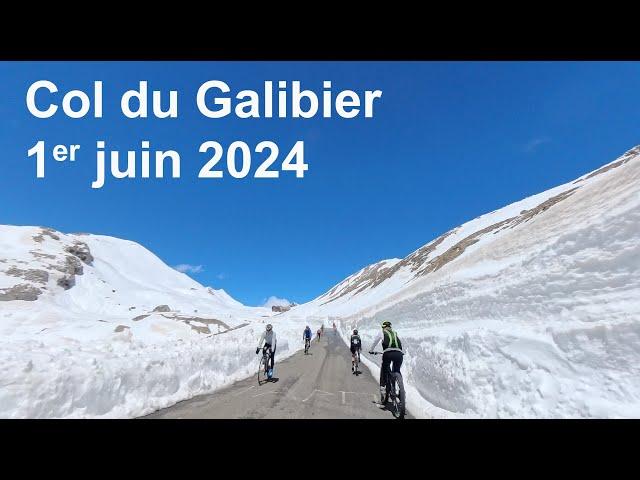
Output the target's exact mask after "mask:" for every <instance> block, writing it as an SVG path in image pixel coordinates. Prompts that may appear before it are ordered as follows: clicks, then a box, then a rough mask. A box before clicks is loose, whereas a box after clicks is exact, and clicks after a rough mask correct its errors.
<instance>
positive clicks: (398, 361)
mask: <svg viewBox="0 0 640 480" xmlns="http://www.w3.org/2000/svg"><path fill="white" fill-rule="evenodd" d="M380 340H382V350H383V352H384V353H383V354H382V367H381V368H380V397H381V398H380V403H384V397H385V395H386V390H387V388H386V385H387V379H386V376H385V372H386V371H387V369H388V368H390V369H391V371H392V372H395V373H400V367H401V366H402V356H403V355H404V352H403V351H402V342H401V341H400V339H399V338H398V334H397V333H396V332H394V331H393V330H392V329H391V322H389V321H387V320H385V321H384V322H382V331H381V332H380V333H378V335H377V336H376V338H375V339H374V340H373V343H372V344H371V348H370V349H369V353H373V349H374V348H375V347H376V345H378V343H379V342H380ZM391 364H393V366H391Z"/></svg>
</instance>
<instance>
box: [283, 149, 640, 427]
mask: <svg viewBox="0 0 640 480" xmlns="http://www.w3.org/2000/svg"><path fill="white" fill-rule="evenodd" d="M639 153H640V149H639V148H635V149H633V150H631V151H629V152H627V153H626V154H625V155H623V156H622V157H620V158H619V159H617V160H616V161H614V162H612V163H611V164H608V165H606V166H605V167H603V168H601V169H599V170H598V171H596V172H592V173H591V174H588V175H585V176H583V177H581V178H580V179H578V180H576V181H575V182H571V183H568V184H566V185H562V186H559V187H556V188H554V189H552V190H550V191H548V192H544V193H542V194H539V195H535V196H533V197H530V198H528V199H525V200H523V201H521V202H517V203H515V204H513V205H510V206H508V207H505V208H503V209H500V210H497V211H495V212H492V213H490V214H487V215H483V216H482V217H479V218H478V219H475V220H473V221H471V222H468V223H466V224H464V225H462V226H460V227H458V228H456V229H454V230H452V231H451V232H448V233H447V234H445V235H443V236H442V237H440V238H439V239H437V240H435V241H433V242H430V243H429V244H427V245H425V246H424V247H422V248H421V249H419V250H417V251H416V252H414V253H413V254H411V255H410V256H409V257H407V258H406V259H404V260H402V261H400V262H395V261H394V262H393V263H392V264H391V267H390V268H389V269H386V270H385V269H384V268H382V269H380V268H378V269H375V270H376V271H375V272H374V274H373V275H372V274H371V271H369V272H366V271H365V270H366V269H365V270H363V271H361V272H359V274H356V275H355V276H352V277H349V279H347V280H346V281H345V282H342V283H341V284H339V285H338V286H337V287H335V288H334V289H332V290H331V291H330V292H328V294H325V295H323V296H321V297H319V298H318V299H316V300H314V301H313V302H310V303H309V304H306V305H302V306H300V307H298V308H297V309H296V312H292V314H291V315H300V314H301V312H305V314H307V315H310V316H312V315H313V316H316V317H318V318H322V316H323V315H324V316H326V317H327V318H332V320H335V319H338V320H339V322H338V323H339V325H340V327H341V331H342V334H343V336H344V337H345V338H346V337H347V336H348V334H349V332H350V330H351V329H352V328H354V327H356V326H357V327H358V329H359V333H360V335H361V336H362V337H363V341H364V347H365V349H368V347H369V344H368V343H369V342H370V340H371V339H372V338H373V337H374V335H375V334H376V333H377V331H378V329H379V328H380V327H379V325H380V324H381V322H382V321H383V320H391V321H392V322H393V324H394V327H395V328H396V329H397V331H398V332H399V334H400V336H401V338H402V340H403V343H404V346H405V349H406V355H405V359H404V364H403V376H404V379H405V384H406V385H407V387H408V406H409V409H410V410H411V412H412V413H414V414H415V415H417V416H438V417H439V416H453V417H455V416H472V417H501V418H502V417H532V418H538V417H544V418H569V417H571V418H572V417H576V418H580V417H597V418H616V417H640V156H639V155H638V154H639ZM354 283H356V284H358V287H357V288H353V287H352V285H353V284H354ZM346 286H348V287H349V289H346V288H345V287H346ZM345 290H348V291H347V293H346V294H343V295H340V293H341V292H344V291H345ZM328 297H332V299H329V301H327V299H328ZM365 357H366V355H365ZM365 363H366V364H367V365H371V366H373V365H374V364H375V365H379V359H378V358H375V359H371V358H366V359H365ZM373 368H374V371H376V374H377V371H378V368H377V367H373ZM412 392H414V393H413V394H412Z"/></svg>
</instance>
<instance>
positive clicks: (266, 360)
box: [258, 347, 271, 385]
mask: <svg viewBox="0 0 640 480" xmlns="http://www.w3.org/2000/svg"><path fill="white" fill-rule="evenodd" d="M270 363H271V347H265V348H263V349H262V357H261V358H260V364H259V365H258V385H262V384H263V383H265V382H268V381H269V380H271V373H270V372H269V365H270Z"/></svg>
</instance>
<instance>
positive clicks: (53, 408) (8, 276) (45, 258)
mask: <svg viewBox="0 0 640 480" xmlns="http://www.w3.org/2000/svg"><path fill="white" fill-rule="evenodd" d="M271 315H272V312H271V310H270V309H267V308H256V307H245V306H244V305H242V304H241V303H240V302H237V301H236V300H234V299H233V298H231V297H230V296H229V295H228V294H227V293H225V292H224V291H223V290H214V289H212V288H208V287H203V286H202V285H200V284H199V283H198V282H196V281H194V280H192V279H191V278H189V277H188V276H186V275H185V274H183V273H180V272H178V271H176V270H174V269H173V268H171V267H169V266H167V265H166V264H164V263H163V262H162V261H161V260H160V259H159V258H158V257H156V256H155V255H154V254H152V253H151V252H150V251H149V250H147V249H145V248H144V247H142V246H141V245H139V244H137V243H135V242H131V241H127V240H121V239H117V238H113V237H106V236H101V235H85V234H74V235H71V234H63V233H61V232H58V231H54V230H51V229H47V228H39V227H16V226H0V417H81V416H90V417H95V416H105V417H130V416H137V415H141V414H144V413H148V412H151V411H153V410H155V409H157V408H160V407H164V406H168V405H171V404H172V403H175V402H177V401H179V400H183V399H186V398H189V397H192V396H194V395H196V394H198V393H204V392H209V391H211V390H213V389H214V388H217V387H219V386H221V385H224V384H228V383H229V382H231V381H233V380H234V379H236V378H241V377H243V376H246V375H249V374H250V373H253V370H254V368H255V364H256V358H255V355H253V353H255V352H252V350H253V348H254V346H255V344H256V343H257V338H258V336H259V334H260V332H261V331H262V330H263V329H264V323H266V322H267V321H272V320H274V323H275V320H276V319H271ZM297 330H298V329H297V327H295V328H294V326H293V325H291V326H288V325H287V323H286V322H278V333H279V338H280V345H279V348H278V352H279V356H281V357H282V356H287V355H288V354H291V353H293V349H289V339H290V338H293V336H294V335H295V338H296V340H297V338H298V336H299V334H298V332H297ZM298 343H299V342H296V343H295V344H296V346H297V344H298Z"/></svg>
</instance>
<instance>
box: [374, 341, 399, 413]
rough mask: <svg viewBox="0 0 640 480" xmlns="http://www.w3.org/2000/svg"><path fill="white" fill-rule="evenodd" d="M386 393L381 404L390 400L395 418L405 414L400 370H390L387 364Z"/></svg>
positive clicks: (376, 353) (375, 353)
mask: <svg viewBox="0 0 640 480" xmlns="http://www.w3.org/2000/svg"><path fill="white" fill-rule="evenodd" d="M369 353H372V354H373V355H382V354H383V353H384V352H369ZM385 379H386V395H385V397H384V399H383V401H382V405H386V404H387V402H389V400H391V413H393V416H394V417H395V418H400V419H402V418H404V415H405V395H404V383H403V382H402V375H401V374H400V372H392V371H391V369H390V368H389V366H387V367H386V372H385Z"/></svg>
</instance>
